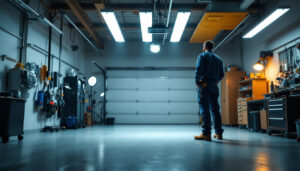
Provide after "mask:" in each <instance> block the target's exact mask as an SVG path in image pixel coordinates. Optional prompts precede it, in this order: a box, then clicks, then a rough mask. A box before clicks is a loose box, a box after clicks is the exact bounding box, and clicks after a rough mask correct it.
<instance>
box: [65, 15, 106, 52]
mask: <svg viewBox="0 0 300 171" xmlns="http://www.w3.org/2000/svg"><path fill="white" fill-rule="evenodd" d="M63 16H64V18H65V19H66V20H67V21H68V22H69V23H70V24H71V25H72V26H73V27H74V28H75V29H76V30H77V31H78V32H79V33H80V34H81V36H82V37H83V38H84V39H85V40H86V41H87V42H88V43H89V44H90V45H91V46H92V47H93V48H94V49H95V50H96V51H97V52H98V53H99V54H100V55H101V56H102V54H101V53H100V50H99V49H98V48H97V47H96V46H95V45H94V43H92V42H91V41H90V39H89V38H87V37H86V36H85V35H84V33H83V32H82V31H81V30H80V29H79V28H78V27H77V25H76V24H75V23H74V22H73V21H72V20H71V19H70V18H69V16H68V15H67V14H63Z"/></svg>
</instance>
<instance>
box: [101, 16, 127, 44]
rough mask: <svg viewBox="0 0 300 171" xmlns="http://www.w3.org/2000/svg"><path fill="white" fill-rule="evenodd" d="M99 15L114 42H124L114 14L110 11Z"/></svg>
mask: <svg viewBox="0 0 300 171" xmlns="http://www.w3.org/2000/svg"><path fill="white" fill-rule="evenodd" d="M101 14H102V16H103V18H104V20H105V22H106V24H107V26H108V28H109V31H110V32H111V34H112V35H113V37H114V39H115V41H116V42H125V40H124V37H123V34H122V32H121V29H120V26H119V24H118V21H117V18H116V16H115V13H114V12H112V11H101Z"/></svg>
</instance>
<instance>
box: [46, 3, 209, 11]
mask: <svg viewBox="0 0 300 171" xmlns="http://www.w3.org/2000/svg"><path fill="white" fill-rule="evenodd" d="M80 6H81V7H82V10H83V11H85V12H96V11H98V10H97V8H96V7H95V3H80ZM152 8H153V5H152V4H144V3H143V4H141V3H138V4H132V3H130V4H125V3H122V4H110V5H109V9H113V10H114V11H128V12H138V11H139V10H141V9H152ZM205 8H206V3H203V4H202V3H195V4H184V3H179V4H178V3H175V4H173V5H172V11H174V12H176V11H178V10H180V9H189V10H191V11H192V12H202V11H203V10H204V9H205ZM51 9H53V10H59V11H70V10H71V9H70V7H69V6H68V5H66V4H65V3H53V4H51Z"/></svg>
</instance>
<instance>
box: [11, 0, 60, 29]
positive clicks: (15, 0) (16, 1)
mask: <svg viewBox="0 0 300 171" xmlns="http://www.w3.org/2000/svg"><path fill="white" fill-rule="evenodd" d="M10 2H12V3H13V4H14V5H16V6H17V7H18V8H20V9H22V10H24V11H26V12H27V13H30V14H32V15H34V16H36V17H37V18H38V20H39V21H41V22H42V23H44V24H46V25H48V26H50V27H51V28H52V29H54V30H55V31H56V32H58V33H59V34H63V32H62V31H61V30H60V29H59V28H57V27H56V26H55V25H54V24H53V23H52V22H50V21H49V20H48V19H47V18H46V17H44V16H43V15H41V14H39V13H37V12H36V11H35V10H33V9H32V8H30V7H29V6H28V5H27V4H26V3H24V2H23V1H22V0H10Z"/></svg>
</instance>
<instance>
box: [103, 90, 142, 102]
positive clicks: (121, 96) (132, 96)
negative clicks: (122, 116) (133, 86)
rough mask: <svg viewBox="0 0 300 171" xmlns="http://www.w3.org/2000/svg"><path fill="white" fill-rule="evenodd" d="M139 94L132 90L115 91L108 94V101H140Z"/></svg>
mask: <svg viewBox="0 0 300 171" xmlns="http://www.w3.org/2000/svg"><path fill="white" fill-rule="evenodd" d="M138 95H139V92H137V91H130V90H122V91H121V90H114V91H107V92H106V100H107V101H126V100H130V101H132V100H134V101H135V100H136V99H138Z"/></svg>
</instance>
